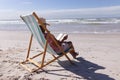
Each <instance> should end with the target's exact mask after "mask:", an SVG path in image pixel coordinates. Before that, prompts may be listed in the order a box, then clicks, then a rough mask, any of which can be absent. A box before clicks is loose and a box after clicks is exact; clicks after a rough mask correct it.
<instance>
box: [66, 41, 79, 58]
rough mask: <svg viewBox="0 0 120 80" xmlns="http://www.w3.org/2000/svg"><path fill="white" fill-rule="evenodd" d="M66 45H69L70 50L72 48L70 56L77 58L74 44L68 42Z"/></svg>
mask: <svg viewBox="0 0 120 80" xmlns="http://www.w3.org/2000/svg"><path fill="white" fill-rule="evenodd" d="M66 43H68V44H69V46H70V48H71V50H70V54H71V55H72V57H73V58H76V56H78V53H76V52H75V49H74V46H73V44H72V42H71V41H69V42H66Z"/></svg>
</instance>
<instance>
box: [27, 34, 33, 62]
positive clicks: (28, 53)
mask: <svg viewBox="0 0 120 80" xmlns="http://www.w3.org/2000/svg"><path fill="white" fill-rule="evenodd" d="M32 39H33V34H31V37H30V42H29V47H28V52H27V57H26V60H27V59H28V57H29V55H30V49H31V44H32Z"/></svg>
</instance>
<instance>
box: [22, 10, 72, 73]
mask: <svg viewBox="0 0 120 80" xmlns="http://www.w3.org/2000/svg"><path fill="white" fill-rule="evenodd" d="M32 15H33V16H34V17H35V18H36V19H37V21H38V24H41V27H42V28H43V29H45V30H46V31H47V33H48V34H49V35H48V36H50V37H51V38H52V39H53V41H54V42H55V44H56V45H57V46H58V48H59V49H60V50H61V52H62V54H61V55H58V56H55V55H53V54H51V55H52V56H53V59H52V60H50V61H48V62H47V63H45V56H46V52H47V46H48V41H47V39H46V42H45V46H44V51H42V52H40V53H39V54H37V55H35V56H33V57H31V58H30V57H29V55H30V50H31V45H32V40H33V34H31V37H30V41H29V47H28V51H27V56H26V60H25V61H23V62H20V65H21V66H23V67H24V68H25V69H27V70H28V71H30V72H35V71H37V70H39V69H42V68H43V67H45V66H46V65H48V64H50V63H52V62H53V61H55V60H57V59H58V58H60V57H62V56H65V57H66V58H67V59H68V60H69V61H70V63H71V64H72V61H71V60H70V58H69V57H68V56H67V53H69V52H70V51H71V50H72V49H70V50H69V51H68V52H67V53H66V52H64V50H63V49H62V48H61V47H60V46H59V45H58V43H57V42H56V40H54V38H53V37H52V36H51V34H50V31H49V30H47V29H46V28H45V25H44V23H43V22H42V21H41V20H40V18H39V17H38V16H37V15H36V13H35V12H33V14H32ZM21 18H22V17H21ZM40 55H41V56H42V61H41V64H40V63H38V62H36V61H34V60H33V59H34V58H36V57H38V56H40ZM27 62H31V63H33V64H34V65H36V66H37V68H36V69H30V68H29V67H28V66H27V65H25V64H26V63H27Z"/></svg>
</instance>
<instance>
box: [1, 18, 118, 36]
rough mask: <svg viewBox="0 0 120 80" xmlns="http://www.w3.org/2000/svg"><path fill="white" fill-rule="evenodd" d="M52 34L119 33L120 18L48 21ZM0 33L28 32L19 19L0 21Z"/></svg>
mask: <svg viewBox="0 0 120 80" xmlns="http://www.w3.org/2000/svg"><path fill="white" fill-rule="evenodd" d="M46 21H47V23H49V24H50V26H48V27H47V28H48V29H49V30H50V31H51V32H54V33H61V32H62V33H66V32H67V33H95V34H100V33H106V34H109V33H120V18H70V19H48V20H46ZM0 31H29V30H28V28H27V26H26V24H25V23H24V22H23V21H22V20H21V19H5V20H0Z"/></svg>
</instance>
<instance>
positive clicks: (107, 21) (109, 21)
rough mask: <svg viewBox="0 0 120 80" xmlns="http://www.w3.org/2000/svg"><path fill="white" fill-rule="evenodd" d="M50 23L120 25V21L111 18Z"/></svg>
mask: <svg viewBox="0 0 120 80" xmlns="http://www.w3.org/2000/svg"><path fill="white" fill-rule="evenodd" d="M47 22H48V23H52V24H70V23H78V24H117V23H120V19H117V18H110V19H100V18H97V19H54V20H47Z"/></svg>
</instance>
